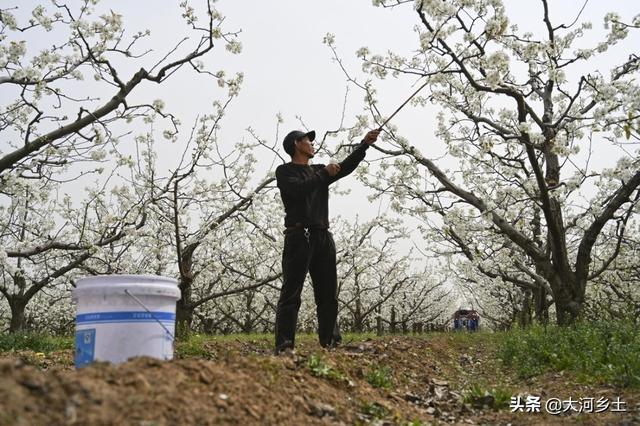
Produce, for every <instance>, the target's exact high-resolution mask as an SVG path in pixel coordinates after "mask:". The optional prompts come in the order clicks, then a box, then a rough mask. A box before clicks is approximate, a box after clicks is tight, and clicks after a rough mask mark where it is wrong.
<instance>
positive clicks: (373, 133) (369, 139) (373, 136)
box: [364, 130, 380, 145]
mask: <svg viewBox="0 0 640 426" xmlns="http://www.w3.org/2000/svg"><path fill="white" fill-rule="evenodd" d="M379 134H380V130H370V131H369V133H367V134H366V135H365V137H364V143H366V144H367V145H371V144H373V143H374V142H375V141H377V140H378V135H379Z"/></svg>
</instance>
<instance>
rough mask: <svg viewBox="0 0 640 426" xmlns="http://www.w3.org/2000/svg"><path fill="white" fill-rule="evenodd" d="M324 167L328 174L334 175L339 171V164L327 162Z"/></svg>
mask: <svg viewBox="0 0 640 426" xmlns="http://www.w3.org/2000/svg"><path fill="white" fill-rule="evenodd" d="M325 169H326V170H327V173H329V176H331V177H334V176H335V175H337V174H338V172H339V171H340V164H336V163H330V164H327V166H326V167H325Z"/></svg>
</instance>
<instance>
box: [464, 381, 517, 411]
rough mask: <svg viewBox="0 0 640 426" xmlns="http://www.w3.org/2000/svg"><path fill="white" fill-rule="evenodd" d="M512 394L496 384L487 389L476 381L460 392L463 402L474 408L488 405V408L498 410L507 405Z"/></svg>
mask: <svg viewBox="0 0 640 426" xmlns="http://www.w3.org/2000/svg"><path fill="white" fill-rule="evenodd" d="M512 395H513V393H512V392H511V391H510V390H509V389H506V388H504V387H501V386H498V387H494V388H491V389H489V388H486V387H484V386H482V385H480V384H477V383H476V384H474V385H472V386H471V387H470V388H469V389H467V390H465V391H464V392H463V393H462V398H463V401H464V402H466V403H468V404H471V405H473V406H476V408H482V407H483V406H484V405H488V406H489V408H493V409H495V410H499V409H502V408H507V407H508V406H509V403H510V402H511V396H512Z"/></svg>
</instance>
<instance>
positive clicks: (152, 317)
mask: <svg viewBox="0 0 640 426" xmlns="http://www.w3.org/2000/svg"><path fill="white" fill-rule="evenodd" d="M175 319H176V314H174V313H173V312H146V311H136V312H93V313H90V314H78V315H76V324H99V323H113V322H154V321H160V322H171V323H173V322H174V321H175Z"/></svg>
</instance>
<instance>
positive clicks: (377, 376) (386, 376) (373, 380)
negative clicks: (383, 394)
mask: <svg viewBox="0 0 640 426" xmlns="http://www.w3.org/2000/svg"><path fill="white" fill-rule="evenodd" d="M364 377H365V379H366V380H367V382H369V384H370V385H371V386H373V387H376V388H383V389H390V388H391V387H392V386H393V380H392V376H391V368H389V367H385V366H372V367H371V368H370V369H369V370H367V372H366V373H365V376H364Z"/></svg>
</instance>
